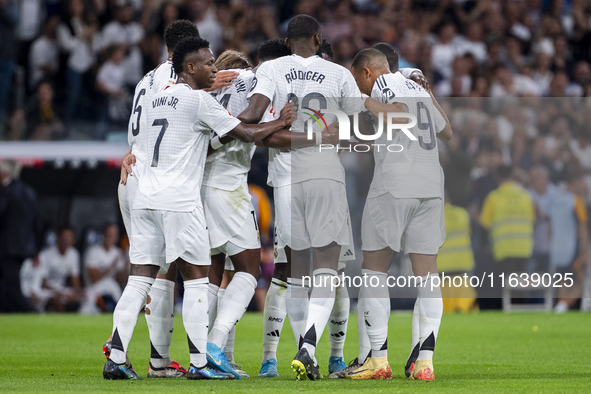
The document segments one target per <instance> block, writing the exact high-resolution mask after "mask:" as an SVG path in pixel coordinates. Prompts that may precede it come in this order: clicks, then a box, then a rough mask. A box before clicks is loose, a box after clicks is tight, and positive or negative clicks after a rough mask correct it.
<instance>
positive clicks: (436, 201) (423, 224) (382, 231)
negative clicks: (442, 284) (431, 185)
mask: <svg viewBox="0 0 591 394" xmlns="http://www.w3.org/2000/svg"><path fill="white" fill-rule="evenodd" d="M443 241H445V221H444V216H443V200H442V199H441V198H395V197H394V196H393V195H392V194H390V193H385V194H382V195H380V196H378V197H373V198H368V199H367V201H366V203H365V208H364V209H363V218H362V219H361V244H362V246H361V249H362V250H364V251H376V250H382V249H384V248H386V247H388V246H389V247H390V248H391V249H392V250H394V251H395V252H399V251H400V250H403V251H404V253H405V254H408V253H418V254H431V255H433V254H437V253H438V252H439V248H440V247H441V245H443Z"/></svg>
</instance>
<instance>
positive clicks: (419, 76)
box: [408, 70, 431, 92]
mask: <svg viewBox="0 0 591 394" xmlns="http://www.w3.org/2000/svg"><path fill="white" fill-rule="evenodd" d="M408 78H409V79H410V80H412V81H414V82H416V83H417V84H418V85H419V86H420V87H422V88H423V89H425V90H426V91H427V92H430V91H431V88H430V87H429V81H427V78H425V75H423V73H422V72H421V71H419V70H416V71H413V72H412V74H410V76H409V77H408Z"/></svg>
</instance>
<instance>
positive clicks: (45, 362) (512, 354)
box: [0, 313, 591, 394]
mask: <svg viewBox="0 0 591 394" xmlns="http://www.w3.org/2000/svg"><path fill="white" fill-rule="evenodd" d="M262 320H263V318H262V315H261V314H250V313H249V314H246V315H245V316H244V318H243V319H242V321H241V322H240V323H239V324H238V330H237V338H236V353H235V354H236V359H237V362H238V363H239V364H241V365H242V366H243V368H244V370H245V371H246V372H247V373H249V374H250V375H251V376H253V378H250V379H244V380H242V381H217V382H210V381H187V380H184V379H181V380H155V379H151V380H148V379H144V380H143V381H133V382H129V381H123V382H122V381H104V380H103V378H102V367H103V364H104V362H105V359H104V357H103V355H102V352H101V347H102V344H103V342H104V340H105V339H106V338H107V337H108V335H109V333H110V330H111V316H110V315H102V316H78V315H0V349H2V352H1V354H0V392H9V391H36V392H47V391H59V392H64V391H73V392H98V391H118V392H164V391H170V392H173V391H174V392H193V393H195V392H199V393H221V392H232V393H239V392H248V393H257V394H260V393H266V392H268V393H273V394H276V393H285V392H287V391H290V392H291V391H295V392H338V391H342V392H371V393H380V392H384V393H387V392H388V393H409V392H421V393H424V392H449V393H452V392H453V393H458V392H470V393H474V392H494V393H500V392H507V393H515V392H526V393H531V392H536V393H554V392H589V390H591V358H590V357H589V351H590V350H591V335H590V333H591V331H590V330H589V327H591V324H590V323H591V318H590V316H589V315H588V314H580V313H569V314H566V315H554V314H541V313H524V314H517V313H515V314H502V313H479V314H468V315H459V314H458V315H456V314H446V315H444V316H443V321H442V324H441V330H440V331H439V338H438V342H437V347H436V352H435V360H434V362H435V376H436V380H435V381H431V382H419V381H409V380H406V379H404V372H403V366H404V363H405V361H406V357H407V355H408V352H409V350H410V349H409V347H410V344H409V343H410V324H411V315H410V314H397V313H393V314H392V317H391V319H390V334H389V341H388V342H389V345H390V349H389V359H390V365H391V366H392V370H393V372H394V378H393V379H392V380H389V381H346V380H332V379H328V378H325V379H323V380H322V381H320V382H297V381H295V380H294V374H293V373H292V372H291V370H290V369H289V364H290V361H291V359H292V357H293V356H294V355H295V352H296V351H295V341H294V339H293V335H292V333H291V328H290V327H289V324H288V323H286V324H285V326H284V330H283V336H282V339H281V343H280V345H279V352H278V359H279V360H278V361H279V373H280V375H281V377H279V378H275V379H260V378H256V375H257V373H258V370H259V367H260V360H261V355H262ZM350 321H351V322H352V323H353V324H350V325H349V333H348V337H347V342H346V347H345V358H346V361H347V362H348V361H349V359H352V358H354V357H355V356H356V353H357V335H356V334H357V329H356V316H355V315H351V320H350ZM171 354H172V356H173V358H175V359H176V360H177V361H179V362H180V363H181V364H182V365H184V366H186V367H188V365H189V354H188V347H187V342H186V337H185V332H184V329H183V326H182V318H181V316H177V318H176V321H175V334H174V337H173V344H172V348H171ZM129 355H130V358H131V361H132V362H133V364H134V366H135V368H136V370H137V371H138V373H139V374H140V376H145V375H146V372H147V367H148V361H149V341H148V330H147V327H146V323H145V319H144V317H143V315H141V316H140V318H139V319H138V324H137V326H136V329H135V333H134V337H133V339H132V342H131V344H130V348H129ZM317 357H318V360H319V362H320V367H321V372H322V373H323V374H324V375H325V377H326V375H327V360H328V339H327V334H326V333H325V334H324V336H323V338H322V340H321V343H320V346H319V349H318V352H317ZM197 390H199V391H197Z"/></svg>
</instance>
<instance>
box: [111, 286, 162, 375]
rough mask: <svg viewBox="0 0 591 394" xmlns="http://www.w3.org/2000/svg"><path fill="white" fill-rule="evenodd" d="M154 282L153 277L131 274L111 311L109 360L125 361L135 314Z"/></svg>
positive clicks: (135, 320) (135, 317)
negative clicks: (111, 329)
mask: <svg viewBox="0 0 591 394" xmlns="http://www.w3.org/2000/svg"><path fill="white" fill-rule="evenodd" d="M152 283H154V278H148V277H146V276H135V275H132V276H130V277H129V279H128V280H127V286H125V290H123V294H122V295H121V298H120V299H119V302H117V306H116V307H115V311H114V312H113V341H112V344H111V355H110V358H111V361H113V362H114V363H115V364H123V363H124V362H125V354H126V352H127V346H128V345H129V341H130V340H131V336H132V335H133V329H134V328H135V324H136V323H137V315H138V314H139V313H140V310H141V309H142V307H143V306H144V303H145V302H146V297H147V296H148V292H149V291H150V287H152Z"/></svg>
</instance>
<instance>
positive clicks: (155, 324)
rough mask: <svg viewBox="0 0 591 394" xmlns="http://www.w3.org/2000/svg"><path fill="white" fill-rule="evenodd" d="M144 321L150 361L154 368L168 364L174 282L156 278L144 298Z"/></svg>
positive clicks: (172, 317) (172, 320)
mask: <svg viewBox="0 0 591 394" xmlns="http://www.w3.org/2000/svg"><path fill="white" fill-rule="evenodd" d="M146 323H148V330H149V332H150V349H151V356H150V363H151V364H152V366H153V367H154V368H165V367H168V366H169V365H170V344H171V343H172V329H173V328H174V282H173V281H170V280H167V279H158V278H157V279H156V280H155V281H154V284H153V285H152V288H151V289H150V293H148V298H147V299H146Z"/></svg>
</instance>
